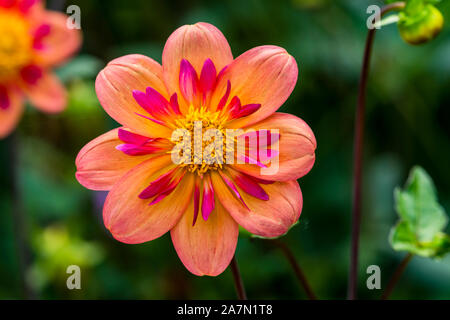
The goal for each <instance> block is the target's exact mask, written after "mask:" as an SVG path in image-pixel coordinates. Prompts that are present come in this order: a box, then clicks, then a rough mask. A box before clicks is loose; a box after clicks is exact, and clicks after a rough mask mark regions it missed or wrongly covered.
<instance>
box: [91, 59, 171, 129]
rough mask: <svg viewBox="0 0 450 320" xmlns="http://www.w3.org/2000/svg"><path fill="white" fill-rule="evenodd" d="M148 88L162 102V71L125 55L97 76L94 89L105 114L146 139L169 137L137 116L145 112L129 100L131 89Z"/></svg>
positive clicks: (141, 60)
mask: <svg viewBox="0 0 450 320" xmlns="http://www.w3.org/2000/svg"><path fill="white" fill-rule="evenodd" d="M149 86H150V87H152V88H153V89H155V90H156V91H158V92H159V93H161V94H162V95H163V96H164V97H165V98H166V99H167V98H168V97H169V95H168V94H167V92H166V88H165V86H164V83H163V82H162V68H161V66H160V65H159V64H158V63H157V62H156V61H154V60H152V59H150V58H148V57H145V56H142V55H135V54H134V55H128V56H124V57H121V58H118V59H115V60H113V61H111V62H110V63H109V64H108V65H107V66H106V68H105V69H103V70H102V71H101V72H100V74H99V75H98V76H97V80H96V83H95V89H96V91H97V97H98V99H99V101H100V103H101V105H102V106H103V108H104V109H105V111H106V112H107V113H108V114H109V115H110V116H111V117H112V118H113V119H115V120H116V121H117V122H119V123H121V124H123V125H124V126H126V127H127V128H130V129H132V130H133V131H134V132H136V133H139V134H141V135H144V136H149V137H170V135H171V133H172V130H170V129H169V128H166V127H164V126H162V125H160V124H157V123H155V122H153V121H150V120H148V119H146V118H144V117H140V116H138V115H137V114H138V113H143V112H144V113H145V111H144V110H143V109H142V108H141V107H140V106H139V104H138V103H137V102H136V100H135V99H134V97H133V90H138V91H141V92H144V91H145V90H146V88H147V87H149Z"/></svg>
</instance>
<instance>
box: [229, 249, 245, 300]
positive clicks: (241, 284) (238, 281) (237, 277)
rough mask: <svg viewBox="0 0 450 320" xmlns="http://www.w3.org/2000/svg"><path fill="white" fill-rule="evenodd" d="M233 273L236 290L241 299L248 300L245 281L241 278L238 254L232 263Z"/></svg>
mask: <svg viewBox="0 0 450 320" xmlns="http://www.w3.org/2000/svg"><path fill="white" fill-rule="evenodd" d="M230 269H231V273H232V274H233V280H234V285H235V287H236V292H237V295H238V299H239V300H247V294H246V293H245V288H244V282H243V281H242V278H241V273H240V272H239V267H238V264H237V261H236V256H234V257H233V259H232V260H231V263H230Z"/></svg>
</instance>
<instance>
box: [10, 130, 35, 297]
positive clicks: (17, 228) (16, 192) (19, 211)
mask: <svg viewBox="0 0 450 320" xmlns="http://www.w3.org/2000/svg"><path fill="white" fill-rule="evenodd" d="M8 144H9V145H8V149H9V150H8V152H9V154H8V155H9V168H8V169H9V172H10V186H11V189H10V190H11V202H12V210H11V211H12V222H13V233H14V243H15V246H16V250H17V254H18V263H19V273H20V281H21V286H22V292H23V295H24V296H25V298H27V299H35V298H36V296H35V293H34V290H33V288H32V287H31V286H30V285H29V283H28V281H27V270H28V267H29V265H30V260H31V253H30V249H29V246H28V237H27V234H28V233H27V227H26V222H25V221H26V218H25V215H24V213H23V201H22V195H21V192H20V187H19V185H18V180H19V176H18V170H17V166H18V162H19V154H18V145H17V144H18V137H17V133H15V132H13V133H12V134H11V136H10V137H9V141H8Z"/></svg>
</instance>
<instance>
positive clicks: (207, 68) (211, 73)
mask: <svg viewBox="0 0 450 320" xmlns="http://www.w3.org/2000/svg"><path fill="white" fill-rule="evenodd" d="M216 74H217V71H216V67H215V66H214V63H213V62H212V61H211V59H206V60H205V63H204V64H203V68H202V72H201V74H200V82H199V86H200V90H201V91H202V93H203V99H206V96H207V95H208V94H209V93H210V92H211V91H212V90H213V89H214V87H215V86H216Z"/></svg>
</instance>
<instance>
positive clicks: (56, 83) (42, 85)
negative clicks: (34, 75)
mask: <svg viewBox="0 0 450 320" xmlns="http://www.w3.org/2000/svg"><path fill="white" fill-rule="evenodd" d="M22 89H23V91H24V92H25V93H26V95H27V97H28V99H29V100H30V102H31V104H32V105H33V106H34V107H36V108H37V109H39V110H41V111H44V112H47V113H58V112H61V111H63V110H64V109H65V108H66V105H67V92H66V89H65V88H64V86H63V84H62V83H61V81H60V80H59V79H58V77H57V76H56V75H54V74H53V73H50V72H45V71H44V73H43V75H42V77H41V78H39V80H38V81H37V82H36V83H35V84H26V85H24V86H23V88H22Z"/></svg>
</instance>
